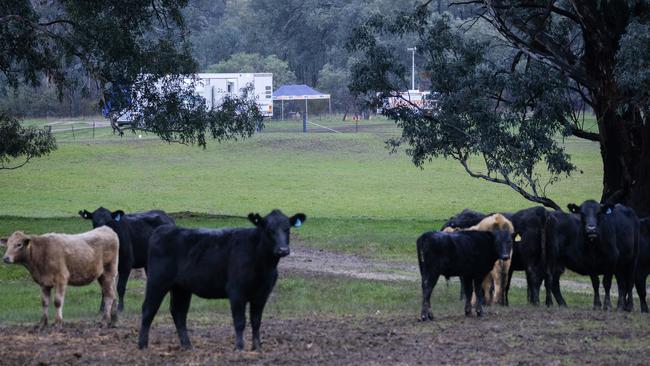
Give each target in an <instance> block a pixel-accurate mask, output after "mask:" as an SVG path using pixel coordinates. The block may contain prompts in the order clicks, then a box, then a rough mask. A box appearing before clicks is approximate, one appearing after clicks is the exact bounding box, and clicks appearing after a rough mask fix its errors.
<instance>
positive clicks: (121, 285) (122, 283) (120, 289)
mask: <svg viewBox="0 0 650 366" xmlns="http://www.w3.org/2000/svg"><path fill="white" fill-rule="evenodd" d="M130 275H131V269H130V268H129V269H128V270H123V271H120V272H119V274H118V277H117V297H118V298H119V302H118V305H117V311H119V312H122V311H124V294H125V293H126V284H127V283H128V282H129V276H130Z"/></svg>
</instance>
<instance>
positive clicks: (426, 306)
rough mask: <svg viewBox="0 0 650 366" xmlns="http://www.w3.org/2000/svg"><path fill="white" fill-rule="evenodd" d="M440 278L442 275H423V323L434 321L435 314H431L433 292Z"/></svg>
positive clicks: (421, 317) (421, 314)
mask: <svg viewBox="0 0 650 366" xmlns="http://www.w3.org/2000/svg"><path fill="white" fill-rule="evenodd" d="M439 277H440V275H438V274H433V275H432V274H428V273H423V274H422V310H421V311H420V320H421V321H423V322H424V321H427V320H433V313H432V312H431V293H432V292H433V288H434V287H436V283H437V282H438V278H439ZM461 289H462V286H461Z"/></svg>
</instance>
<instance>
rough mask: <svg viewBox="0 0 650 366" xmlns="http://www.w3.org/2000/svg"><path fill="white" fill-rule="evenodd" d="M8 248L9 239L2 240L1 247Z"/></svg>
mask: <svg viewBox="0 0 650 366" xmlns="http://www.w3.org/2000/svg"><path fill="white" fill-rule="evenodd" d="M6 246H7V238H0V247H6Z"/></svg>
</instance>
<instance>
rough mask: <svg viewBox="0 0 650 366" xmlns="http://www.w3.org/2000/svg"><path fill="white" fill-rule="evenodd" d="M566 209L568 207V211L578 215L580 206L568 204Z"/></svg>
mask: <svg viewBox="0 0 650 366" xmlns="http://www.w3.org/2000/svg"><path fill="white" fill-rule="evenodd" d="M566 207H568V208H569V211H571V212H573V213H580V206H578V205H576V204H575V203H569V204H568V205H567V206H566Z"/></svg>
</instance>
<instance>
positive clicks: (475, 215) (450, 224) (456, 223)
mask: <svg viewBox="0 0 650 366" xmlns="http://www.w3.org/2000/svg"><path fill="white" fill-rule="evenodd" d="M487 216H489V215H486V214H484V213H482V212H478V211H474V210H470V209H469V208H466V209H464V210H463V211H461V212H460V213H458V214H456V215H454V216H452V217H450V218H449V219H448V220H447V221H445V222H444V223H443V224H442V226H441V227H440V230H441V231H442V230H444V229H446V228H461V229H465V228H468V227H470V226H474V225H476V224H478V223H479V222H481V220H483V219H484V218H486V217H487ZM447 280H449V279H447ZM464 299H465V283H464V282H463V278H462V277H461V278H460V300H461V301H462V300H464Z"/></svg>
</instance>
